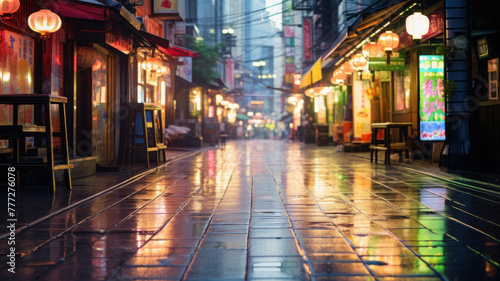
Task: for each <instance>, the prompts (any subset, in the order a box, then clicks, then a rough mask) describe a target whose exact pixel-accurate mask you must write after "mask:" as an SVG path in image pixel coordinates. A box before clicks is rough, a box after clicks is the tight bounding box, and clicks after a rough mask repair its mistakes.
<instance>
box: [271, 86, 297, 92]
mask: <svg viewBox="0 0 500 281" xmlns="http://www.w3.org/2000/svg"><path fill="white" fill-rule="evenodd" d="M266 89H271V90H276V91H282V92H285V93H294V90H293V89H292V88H276V87H271V86H266Z"/></svg>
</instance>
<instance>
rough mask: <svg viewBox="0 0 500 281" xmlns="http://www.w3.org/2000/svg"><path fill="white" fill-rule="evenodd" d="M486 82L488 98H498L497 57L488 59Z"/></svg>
mask: <svg viewBox="0 0 500 281" xmlns="http://www.w3.org/2000/svg"><path fill="white" fill-rule="evenodd" d="M488 82H489V89H490V95H489V98H490V100H497V99H498V58H496V59H492V60H488Z"/></svg>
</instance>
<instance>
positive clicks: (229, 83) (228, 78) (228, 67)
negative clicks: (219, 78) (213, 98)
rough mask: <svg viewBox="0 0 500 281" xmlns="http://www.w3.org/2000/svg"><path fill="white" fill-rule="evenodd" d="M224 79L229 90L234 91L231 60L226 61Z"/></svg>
mask: <svg viewBox="0 0 500 281" xmlns="http://www.w3.org/2000/svg"><path fill="white" fill-rule="evenodd" d="M225 67H226V70H225V73H226V77H225V81H224V83H226V87H227V88H228V89H229V90H234V75H233V59H226V66H225Z"/></svg>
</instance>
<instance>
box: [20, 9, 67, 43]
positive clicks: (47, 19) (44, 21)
mask: <svg viewBox="0 0 500 281" xmlns="http://www.w3.org/2000/svg"><path fill="white" fill-rule="evenodd" d="M28 25H29V27H30V28H31V30H33V31H35V32H38V33H40V34H41V35H42V37H45V36H46V35H47V34H49V33H53V32H56V31H58V30H59V28H61V25H62V21H61V18H60V17H59V16H58V15H57V14H55V13H53V12H52V11H51V10H47V9H42V10H40V11H38V12H34V13H33V14H31V15H30V16H29V17H28Z"/></svg>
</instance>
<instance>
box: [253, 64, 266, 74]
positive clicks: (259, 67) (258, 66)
mask: <svg viewBox="0 0 500 281" xmlns="http://www.w3.org/2000/svg"><path fill="white" fill-rule="evenodd" d="M252 65H253V66H255V67H257V68H258V69H259V71H260V76H261V77H262V69H263V68H264V66H266V62H265V61H263V60H260V61H254V62H252Z"/></svg>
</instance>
